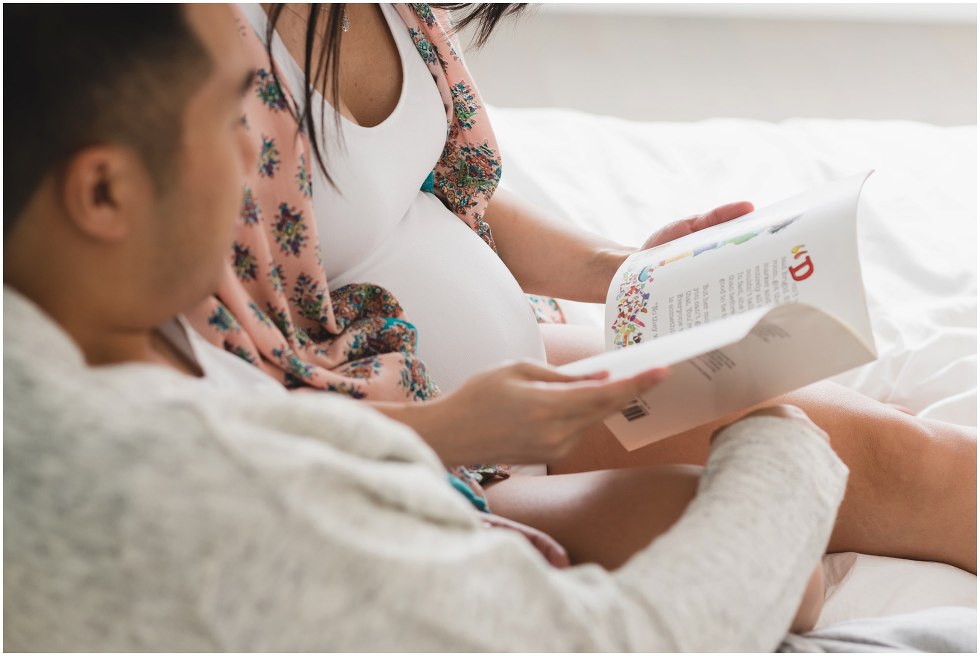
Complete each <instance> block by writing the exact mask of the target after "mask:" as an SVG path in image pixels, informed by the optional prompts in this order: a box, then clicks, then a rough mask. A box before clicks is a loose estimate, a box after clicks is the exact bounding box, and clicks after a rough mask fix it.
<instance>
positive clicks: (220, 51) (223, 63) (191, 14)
mask: <svg viewBox="0 0 980 656" xmlns="http://www.w3.org/2000/svg"><path fill="white" fill-rule="evenodd" d="M184 11H186V12H187V20H188V22H189V23H190V25H191V28H192V29H193V30H194V33H195V34H196V35H197V37H198V39H200V41H201V44H202V45H203V46H204V47H205V49H206V50H207V51H208V54H209V55H210V57H211V61H212V64H213V66H214V69H215V71H217V72H219V73H221V74H230V75H233V76H236V77H237V76H238V75H239V74H240V72H241V71H242V70H244V69H245V68H247V62H246V59H247V57H246V53H245V45H244V43H243V42H242V39H241V38H240V37H239V36H238V31H237V28H236V23H235V16H234V14H233V13H232V11H231V8H230V6H229V5H224V4H190V5H184Z"/></svg>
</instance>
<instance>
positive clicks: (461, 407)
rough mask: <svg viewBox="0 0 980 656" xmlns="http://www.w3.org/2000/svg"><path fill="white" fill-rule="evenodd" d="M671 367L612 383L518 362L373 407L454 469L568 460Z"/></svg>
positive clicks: (598, 377)
mask: <svg viewBox="0 0 980 656" xmlns="http://www.w3.org/2000/svg"><path fill="white" fill-rule="evenodd" d="M666 374H667V370H665V369H654V370H651V371H647V372H644V373H642V374H638V375H636V376H633V377H631V378H625V379H621V380H615V381H610V380H608V373H607V372H598V373H595V374H591V375H588V376H569V375H566V374H563V373H560V372H558V371H556V370H555V369H553V368H551V367H548V366H545V365H542V364H538V363H536V362H531V361H518V362H514V363H511V364H506V365H503V366H501V367H499V368H497V369H493V370H491V371H489V372H486V373H483V374H479V375H477V376H474V377H473V378H471V379H470V380H469V381H467V382H466V384H465V385H463V386H462V387H461V388H459V389H458V390H456V391H454V392H451V393H449V394H447V395H445V396H443V397H441V398H439V399H436V400H434V401H429V402H426V403H415V404H397V405H396V404H373V405H374V406H375V407H376V408H377V409H379V410H381V411H382V412H384V413H385V414H387V415H388V416H389V417H391V418H392V419H396V420H397V421H401V422H402V423H405V424H407V425H409V426H411V427H412V428H414V429H415V431H416V432H417V433H419V435H421V436H422V438H423V439H425V441H426V442H428V444H429V446H431V447H432V448H433V450H435V452H436V453H438V454H439V456H440V457H441V458H442V460H443V462H444V463H445V464H446V465H447V466H455V465H471V464H475V463H497V462H503V463H514V464H518V463H538V462H549V461H552V460H556V459H558V458H561V457H563V456H565V455H567V454H568V453H569V452H570V451H571V450H572V447H574V446H575V444H576V443H577V442H578V441H579V439H580V438H581V437H582V436H583V435H584V433H585V431H586V429H588V428H589V427H590V426H592V425H594V424H596V423H598V422H600V421H602V420H603V419H604V418H606V417H607V416H609V415H610V414H612V413H613V412H616V411H617V410H619V409H620V408H622V407H623V406H625V405H627V404H628V403H629V402H630V401H631V400H632V399H633V398H635V397H636V396H638V395H640V394H642V393H643V392H645V391H646V390H648V389H650V388H651V387H653V386H654V385H656V384H657V383H658V382H660V381H661V380H663V379H664V377H665V376H666Z"/></svg>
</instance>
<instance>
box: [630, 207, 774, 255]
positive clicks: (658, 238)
mask: <svg viewBox="0 0 980 656" xmlns="http://www.w3.org/2000/svg"><path fill="white" fill-rule="evenodd" d="M754 209H755V206H754V205H752V203H750V202H748V201H744V200H743V201H740V202H738V203H728V204H727V205H722V206H721V207H716V208H715V209H713V210H711V211H710V212H706V213H705V214H697V215H695V216H689V217H688V218H686V219H681V220H680V221H674V222H673V223H668V224H667V225H665V226H664V227H663V228H661V229H660V230H657V231H656V232H655V233H653V234H652V235H651V236H650V238H649V239H647V240H646V241H645V242H643V246H641V247H640V250H641V251H645V250H647V249H648V248H653V247H654V246H660V245H661V244H666V243H667V242H669V241H674V240H675V239H679V238H680V237H684V236H686V235H689V234H691V233H694V232H697V231H698V230H704V229H705V228H710V227H711V226H713V225H717V224H719V223H724V222H725V221H731V220H732V219H737V218H738V217H740V216H744V215H746V214H748V213H749V212H751V211H752V210H754Z"/></svg>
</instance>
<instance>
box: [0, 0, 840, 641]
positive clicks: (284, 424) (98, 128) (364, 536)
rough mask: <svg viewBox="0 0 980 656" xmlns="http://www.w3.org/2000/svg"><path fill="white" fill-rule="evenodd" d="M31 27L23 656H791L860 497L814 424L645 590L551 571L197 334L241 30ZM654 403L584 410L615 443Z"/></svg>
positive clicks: (12, 193)
mask: <svg viewBox="0 0 980 656" xmlns="http://www.w3.org/2000/svg"><path fill="white" fill-rule="evenodd" d="M4 14H5V18H6V28H5V38H6V40H7V48H8V50H7V51H8V53H9V52H17V53H18V54H19V57H20V61H19V62H18V63H19V64H20V65H18V66H15V67H14V68H13V69H11V68H10V67H8V69H7V91H8V95H7V97H8V106H7V107H6V108H5V119H4V121H5V127H6V134H7V146H8V148H7V152H8V153H10V154H11V157H10V158H9V159H8V162H7V166H5V173H4V183H5V184H4V187H5V189H6V191H7V194H6V196H5V198H4V233H5V241H4V284H5V286H4V310H5V320H4V328H5V337H4V342H5V344H4V345H5V349H4V383H5V385H4V400H5V405H4V429H5V441H4V458H5V463H6V465H5V475H4V492H5V499H6V501H5V508H4V510H5V512H4V529H5V531H4V535H5V542H4V569H5V575H6V576H5V579H4V602H5V603H4V627H5V629H4V643H5V644H4V646H5V648H7V649H12V650H50V651H69V650H94V651H116V650H122V651H127V650H163V651H167V650H173V651H177V650H180V651H184V650H188V651H203V650H215V649H217V650H235V651H244V650H249V651H251V650H318V651H323V650H341V651H343V650H365V649H368V650H370V649H386V650H419V649H421V650H465V649H497V650H520V649H527V650H545V649H547V650H560V651H570V650H603V649H609V650H627V649H637V650H658V649H695V650H697V649H733V650H757V649H766V650H769V649H772V648H774V647H775V646H776V645H777V643H778V642H779V640H780V638H781V637H782V636H783V634H784V633H785V632H786V630H787V628H788V627H789V624H790V621H791V619H792V617H793V614H794V612H795V610H796V608H797V606H798V605H799V600H800V597H801V596H802V593H803V590H804V587H805V586H806V582H807V579H808V578H809V574H810V571H811V569H812V564H813V563H814V562H816V559H818V558H819V555H820V554H821V553H822V551H823V549H824V547H825V545H826V542H827V538H828V536H829V533H830V528H831V525H832V523H833V519H834V513H835V509H836V507H837V505H838V503H839V501H840V499H841V496H842V494H843V490H844V483H845V479H846V470H845V468H844V467H843V465H842V464H841V463H840V461H839V460H838V459H837V458H836V456H834V454H833V452H832V450H831V449H830V448H829V446H828V445H827V442H826V436H825V435H823V434H821V433H820V432H819V430H818V429H816V428H815V427H814V426H813V425H812V424H810V423H809V421H808V420H806V419H805V417H802V416H799V415H798V414H796V413H794V411H793V410H791V409H788V408H783V409H776V410H772V411H770V412H769V413H768V415H766V414H763V415H762V416H756V417H754V418H752V419H749V420H747V421H744V422H740V423H739V424H737V425H735V426H733V427H730V428H728V429H726V430H725V431H723V432H721V433H720V434H719V436H718V438H717V440H716V442H715V446H714V451H713V454H712V459H711V460H710V461H709V464H708V467H707V473H706V475H705V477H704V478H703V480H702V483H701V489H700V492H699V495H698V497H697V498H696V499H695V500H694V502H692V504H691V505H690V507H689V508H688V511H687V513H686V514H685V515H684V517H683V518H682V519H681V520H680V521H679V522H678V524H677V525H676V526H675V527H674V528H673V529H671V531H669V532H668V533H667V534H666V535H664V536H663V537H662V538H661V539H659V540H658V541H657V542H656V543H654V544H653V545H651V546H650V547H648V548H647V549H645V550H643V551H641V552H640V553H639V554H637V555H636V556H635V557H634V558H633V559H632V560H631V561H630V562H629V563H627V564H626V565H625V566H623V567H622V568H621V569H619V570H617V571H615V572H606V571H604V570H601V569H600V568H597V567H594V566H585V567H571V568H567V569H560V568H556V567H554V566H552V565H551V564H549V562H548V561H547V560H546V559H545V558H544V557H542V554H541V553H539V551H537V550H535V549H534V548H533V547H532V546H530V544H529V542H528V541H527V540H525V539H524V538H523V537H521V536H520V535H518V534H517V533H515V532H513V531H502V530H487V529H486V528H484V522H483V521H482V520H481V517H482V515H481V514H480V513H479V512H477V511H476V510H475V509H474V507H473V506H472V505H470V503H469V502H468V501H467V500H466V499H465V498H464V497H463V496H462V495H461V494H458V493H457V491H456V490H454V489H453V488H452V487H451V486H450V485H449V484H448V482H447V479H446V476H445V472H444V469H443V468H442V465H441V463H440V462H439V461H438V459H437V458H436V457H435V455H434V453H433V452H432V451H431V450H430V449H429V448H428V447H427V446H426V445H425V444H424V443H423V442H422V441H421V440H420V439H419V437H418V436H417V435H415V434H414V433H413V432H411V431H410V430H408V429H407V428H406V427H404V426H402V425H401V424H397V423H395V422H392V421H390V420H388V419H386V418H384V417H383V416H381V415H380V414H377V413H375V412H374V411H372V410H370V409H369V408H366V407H364V406H362V405H358V404H357V403H355V402H353V401H349V400H345V399H342V398H337V397H334V396H331V395H300V396H292V395H290V394H288V393H286V392H285V391H284V390H283V389H282V388H281V387H280V386H278V385H277V384H276V383H274V381H272V380H271V379H264V378H263V377H262V374H260V373H259V372H257V371H255V370H253V369H251V368H249V367H247V366H246V365H244V364H243V363H240V362H239V363H237V364H238V365H240V367H241V368H242V369H241V370H240V371H234V372H232V373H231V374H229V375H227V376H226V377H225V378H217V377H216V376H214V375H211V373H210V371H209V366H208V365H209V363H214V362H217V361H218V360H219V359H220V358H226V359H225V360H223V361H221V363H220V364H221V367H222V371H224V372H226V373H227V372H228V371H230V370H231V369H230V368H233V367H234V366H235V365H234V364H232V363H233V362H235V361H236V359H235V358H234V357H233V356H228V355H226V354H224V353H223V352H221V351H217V350H214V349H212V350H210V351H209V350H208V348H209V347H208V346H207V345H206V344H203V343H202V342H201V341H200V340H196V339H195V338H194V335H193V334H192V333H190V332H189V331H188V330H187V329H186V327H185V325H184V324H183V323H182V322H181V321H180V320H179V318H177V315H179V314H180V312H182V311H184V310H186V309H188V308H191V307H193V306H194V305H195V304H196V303H197V302H199V301H200V300H201V299H202V298H204V297H205V296H206V295H207V294H209V293H210V292H211V291H212V290H213V289H214V287H215V285H216V284H217V280H218V277H219V273H220V269H221V266H222V259H223V257H224V254H225V253H226V252H228V250H229V245H230V240H231V228H232V224H233V221H234V218H235V215H236V211H237V209H238V202H239V198H240V195H239V194H240V176H241V172H242V166H243V165H244V164H243V163H244V162H246V161H251V157H252V156H253V154H252V153H250V152H248V146H247V141H246V139H245V138H244V136H243V135H244V131H245V130H247V126H245V125H243V124H242V122H241V121H240V120H239V117H240V114H241V98H242V95H243V93H245V92H246V91H247V90H249V89H250V88H251V84H252V75H253V72H254V71H253V70H252V68H251V65H250V63H249V61H248V57H247V56H246V55H245V53H244V52H243V50H242V48H241V45H240V43H239V39H238V37H237V35H236V33H235V26H234V23H233V21H232V20H231V18H230V15H229V12H228V9H227V8H226V7H222V6H205V5H195V6H190V7H186V8H185V7H181V6H177V5H169V6H156V5H138V6H127V5H112V6H82V7H77V8H76V7H60V8H56V9H48V8H43V9H42V8H37V7H31V6H10V7H7V8H5V10H4ZM8 61H9V58H8ZM11 98H16V100H15V101H14V102H11V101H10V99H11ZM542 375H543V374H542ZM652 383H653V381H652V379H649V378H643V377H639V378H637V379H634V380H628V381H619V382H603V381H592V382H590V383H586V384H581V385H578V386H577V387H575V390H576V394H577V395H576V396H575V397H574V399H576V402H580V401H581V399H582V398H583V395H590V397H589V398H590V404H589V405H590V407H592V410H591V412H592V413H593V414H594V415H595V416H593V417H591V421H596V420H598V419H600V418H601V416H602V415H603V413H605V412H608V409H609V408H611V407H616V406H617V405H619V404H621V403H622V402H623V400H624V399H626V398H628V397H630V396H632V395H634V394H636V393H637V392H639V391H641V390H642V389H643V388H644V387H646V386H649V385H650V384H652ZM555 385H560V384H559V383H555ZM570 387H571V386H570ZM568 398H569V399H571V398H573V397H572V396H569V397H568ZM565 402H566V403H568V402H569V401H568V400H566V401H565ZM775 498H779V500H780V503H779V506H778V508H776V509H775V510H774V509H773V507H772V505H771V504H772V499H775ZM540 537H541V536H539V538H540ZM542 550H543V551H545V552H547V549H546V548H545V549H542ZM760 576H761V578H760Z"/></svg>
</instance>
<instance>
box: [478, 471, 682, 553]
mask: <svg viewBox="0 0 980 656" xmlns="http://www.w3.org/2000/svg"><path fill="white" fill-rule="evenodd" d="M700 475H701V468H700V467H692V466H684V465H667V466H663V467H654V468H644V469H627V470H619V471H596V472H586V473H580V474H566V475H557V476H513V477H511V478H509V479H507V480H505V481H501V482H499V483H495V484H493V485H491V486H490V487H489V488H488V490H487V496H488V497H489V500H490V507H491V508H492V509H493V511H494V512H495V513H497V514H498V515H501V516H503V517H507V518H509V519H513V520H515V521H519V522H522V523H524V524H527V525H529V526H533V527H535V528H537V529H540V530H542V531H544V532H546V533H548V534H549V535H551V536H552V537H554V538H555V539H556V540H558V542H559V543H561V545H562V546H563V547H565V549H566V550H567V551H568V555H569V558H570V559H571V561H572V563H573V564H578V563H597V564H599V565H602V566H603V567H605V568H607V569H610V570H611V569H615V568H617V567H619V566H620V565H622V564H623V563H625V562H626V561H627V560H628V559H629V557H630V556H632V555H633V554H634V553H636V552H637V551H639V550H640V549H642V548H643V547H645V546H646V545H648V544H649V543H650V542H651V541H652V540H653V538H655V537H656V536H658V535H660V534H661V533H664V532H665V531H666V530H667V529H668V528H670V527H671V526H672V525H673V524H674V522H676V521H677V520H678V519H679V518H680V516H681V515H682V514H683V513H684V510H685V509H686V508H687V504H688V503H689V502H690V501H691V499H693V498H694V494H695V492H696V491H697V484H698V478H699V477H700Z"/></svg>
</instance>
